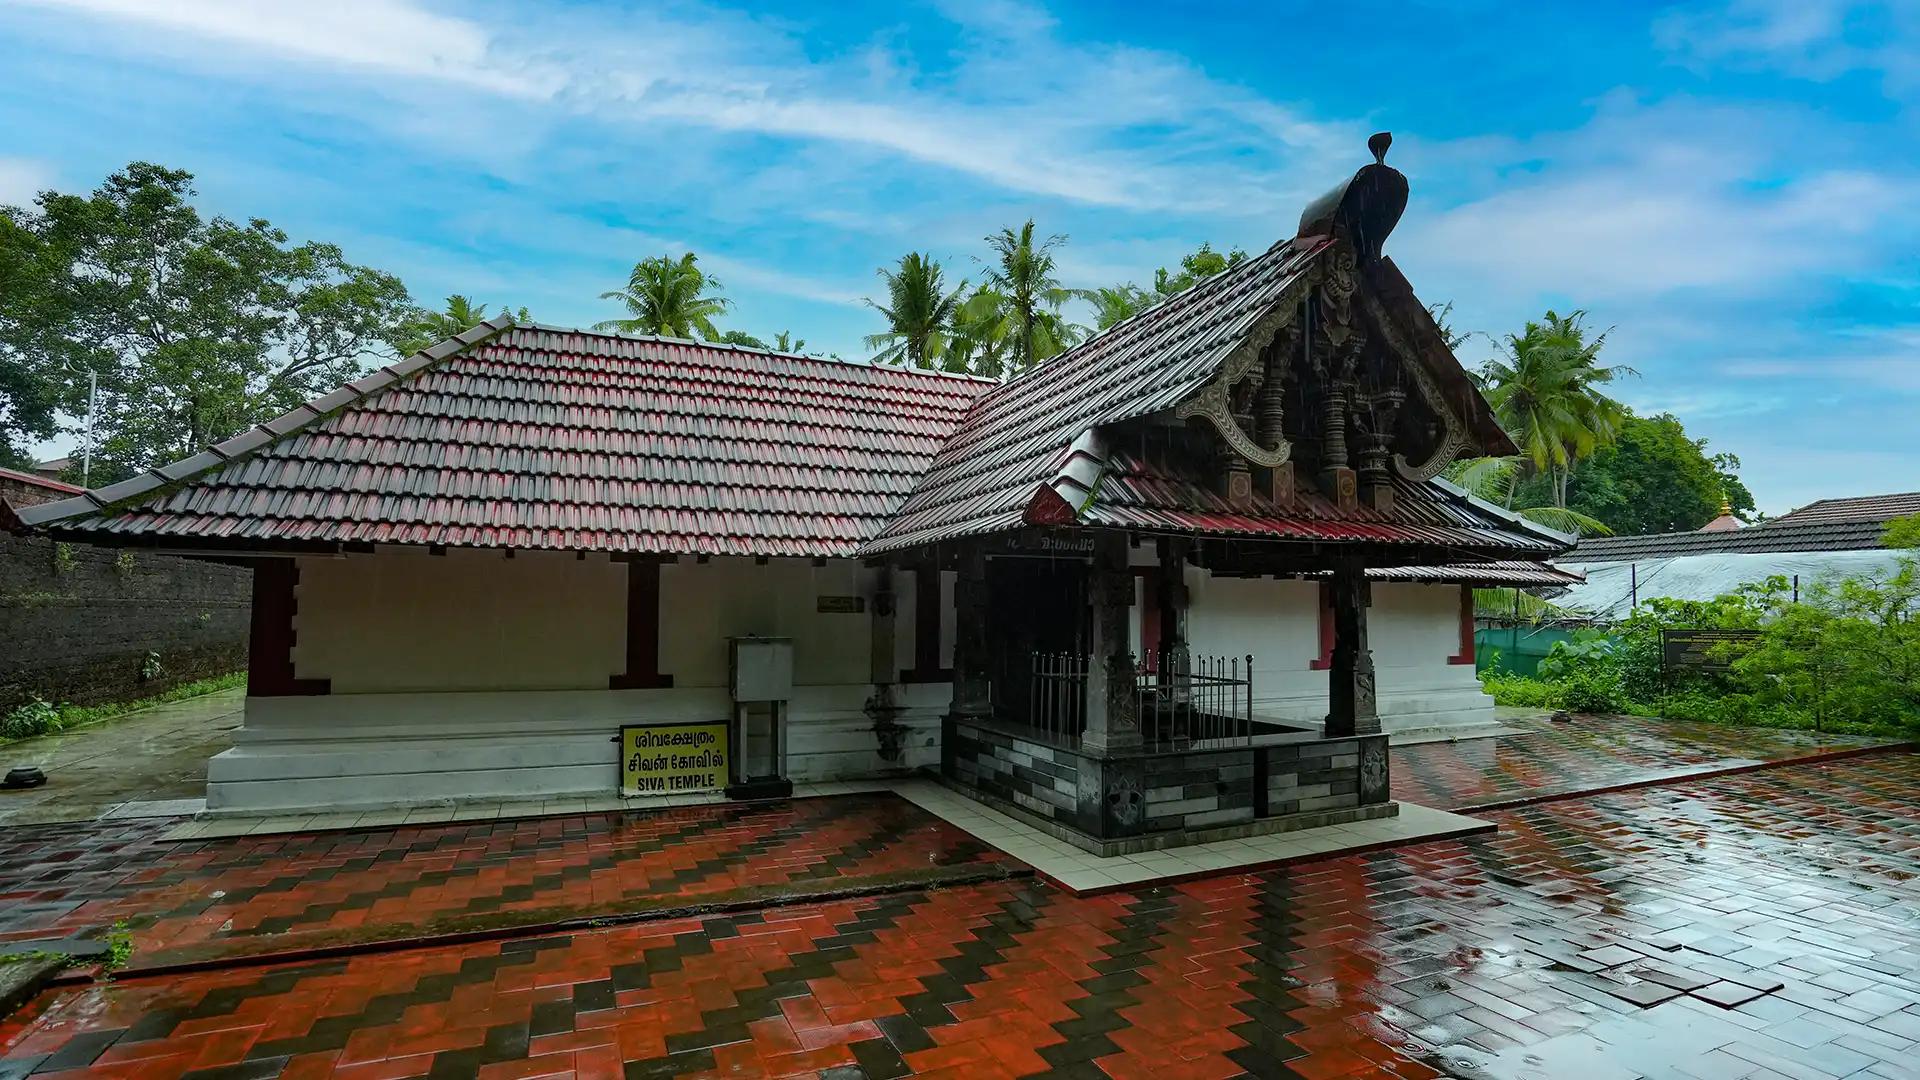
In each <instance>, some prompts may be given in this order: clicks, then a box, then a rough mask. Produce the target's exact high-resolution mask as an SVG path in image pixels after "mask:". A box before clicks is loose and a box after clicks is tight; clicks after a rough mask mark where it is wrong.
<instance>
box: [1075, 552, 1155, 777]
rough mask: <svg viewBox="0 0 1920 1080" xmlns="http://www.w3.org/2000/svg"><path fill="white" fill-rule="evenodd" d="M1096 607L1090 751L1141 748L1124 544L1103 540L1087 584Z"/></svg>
mask: <svg viewBox="0 0 1920 1080" xmlns="http://www.w3.org/2000/svg"><path fill="white" fill-rule="evenodd" d="M1087 591H1088V593H1089V594H1090V599H1091V600H1092V602H1093V633H1092V640H1091V641H1090V642H1089V647H1088V649H1087V729H1086V731H1085V733H1084V734H1082V736H1081V744H1082V745H1083V746H1085V747H1086V748H1087V749H1088V750H1092V751H1095V752H1096V753H1097V752H1104V751H1108V750H1126V749H1132V748H1134V747H1138V746H1139V745H1140V741H1141V740H1140V716H1139V712H1138V709H1137V707H1136V702H1135V700H1134V670H1133V668H1134V664H1133V651H1132V648H1131V642H1130V641H1129V640H1128V639H1129V637H1130V634H1129V631H1130V630H1131V628H1132V622H1131V619H1130V618H1129V612H1128V609H1129V608H1131V607H1132V606H1133V574H1132V573H1131V572H1130V571H1129V570H1128V569H1127V549H1126V542H1125V540H1124V539H1123V538H1121V537H1117V536H1116V537H1111V538H1108V537H1102V538H1101V542H1100V546H1099V548H1098V549H1097V550H1096V552H1095V554H1094V558H1093V575H1092V577H1091V578H1090V579H1089V581H1088V582H1087Z"/></svg>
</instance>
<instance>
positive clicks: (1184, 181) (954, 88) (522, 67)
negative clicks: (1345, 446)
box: [27, 0, 1365, 214]
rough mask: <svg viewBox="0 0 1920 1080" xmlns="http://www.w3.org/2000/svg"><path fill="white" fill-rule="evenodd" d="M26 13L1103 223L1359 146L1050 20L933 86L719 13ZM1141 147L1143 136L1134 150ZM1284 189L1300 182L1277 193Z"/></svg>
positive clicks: (1213, 195)
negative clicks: (996, 192)
mask: <svg viewBox="0 0 1920 1080" xmlns="http://www.w3.org/2000/svg"><path fill="white" fill-rule="evenodd" d="M27 2H29V3H32V4H36V5H39V6H43V7H48V8H54V9H58V10H63V11H66V12H70V13H74V14H78V15H81V16H85V17H89V18H90V19H92V20H95V21H105V22H107V23H108V24H109V25H112V26H115V27H119V28H122V29H123V30H125V29H133V28H137V32H128V33H123V34H121V35H120V38H119V45H120V46H121V47H123V48H133V49H152V50H160V49H162V48H170V47H174V46H175V45H176V44H177V42H167V43H163V42H161V41H158V40H155V36H156V32H157V33H158V35H159V36H160V37H165V36H166V35H173V36H174V37H175V38H186V39H188V40H195V41H203V42H217V43H220V44H222V45H239V46H242V47H243V52H242V53H241V54H240V56H239V58H237V59H236V58H235V57H234V56H233V55H231V54H227V55H223V56H222V63H223V64H226V65H234V64H244V63H245V62H246V60H247V58H249V57H252V58H257V62H256V63H255V64H254V71H253V74H255V75H257V76H259V75H264V76H267V77H272V76H273V75H274V74H276V73H277V68H276V66H275V63H274V61H275V60H277V59H283V58H292V59H295V60H298V61H301V62H302V63H304V64H306V65H308V66H312V67H317V68H319V69H321V70H324V71H327V72H329V73H338V74H344V75H355V74H358V75H364V76H368V77H372V78H377V79H379V80H383V81H386V82H402V83H404V82H408V81H426V82H436V83H442V84H450V85H454V86H459V87H463V88H467V89H470V90H477V91H481V92H484V93H488V94H492V95H497V96H501V97H505V98H511V99H516V100H522V101H527V102H532V103H537V104H544V105H547V106H550V107H552V108H555V109H557V110H562V111H565V112H574V113H591V114H595V115H600V116H603V117H606V118H608V119H612V120H616V121H622V120H623V121H637V122H643V123H645V122H651V123H655V124H658V123H669V124H685V125H691V126H695V127H701V128H706V129H711V130H716V131H722V132H735V133H753V134H760V135H770V136H775V137H780V138H790V139H794V140H802V141H805V140H825V141H829V142H834V143H840V144H843V145H850V146H857V147H871V148H876V149H879V150H882V151H885V152H887V153H891V154H896V155H900V156H903V157H906V158H909V159H912V160H914V161H917V162H921V163H925V164H928V165H932V166H936V167H938V168H941V169H945V170H951V171H952V172H954V173H958V174H963V175H967V176H971V177H975V178H978V179H980V180H983V181H986V182H988V183H990V184H993V185H997V186H1000V187H1003V188H1006V189H1009V190H1013V191H1018V192H1023V193H1027V194H1031V195H1039V196H1044V197H1048V198H1054V199H1059V200H1064V201H1067V202H1076V203H1084V204H1089V205H1097V206H1112V207H1123V208H1129V209H1141V210H1145V209H1165V208H1172V207H1180V208H1183V209H1186V210H1189V211H1192V210H1196V209H1197V210H1209V209H1211V210H1214V211H1221V212H1234V213H1240V214H1259V213H1264V212H1268V211H1269V210H1273V211H1277V210H1279V209H1282V208H1291V207H1293V206H1296V205H1297V204H1298V203H1299V202H1300V201H1302V200H1303V198H1305V197H1306V196H1307V195H1310V194H1311V193H1312V191H1311V189H1312V188H1314V187H1317V186H1318V185H1320V184H1322V183H1325V182H1326V180H1325V176H1326V175H1330V174H1329V173H1328V171H1327V169H1326V168H1325V167H1324V166H1325V164H1326V160H1327V159H1328V158H1329V157H1330V156H1337V157H1338V159H1339V160H1340V161H1341V162H1342V163H1343V166H1344V165H1345V164H1347V163H1350V162H1351V161H1352V160H1355V159H1357V158H1358V156H1359V151H1358V148H1359V146H1360V145H1361V142H1362V140H1363V139H1364V136H1365V132H1364V131H1363V130H1361V128H1360V127H1359V126H1357V125H1347V124H1326V123H1322V122H1320V121H1318V120H1316V119H1314V118H1311V117H1309V116H1307V115H1305V114H1303V113H1302V112H1300V111H1299V110H1297V109H1294V108H1292V107H1290V106H1287V105H1285V104H1282V103H1278V102H1274V101H1270V100H1267V99H1265V98H1263V97H1261V96H1260V95H1257V94H1255V93H1252V92H1250V91H1248V90H1246V89H1244V88H1240V87H1236V86H1233V85H1230V84H1225V83H1221V82H1218V81H1216V80H1213V79H1210V78H1209V77H1208V76H1207V75H1206V74H1205V73H1204V72H1202V71H1200V70H1199V69H1198V68H1196V67H1195V66H1193V65H1192V64H1191V63H1190V62H1188V61H1187V60H1185V59H1184V58H1182V57H1178V56H1175V55H1172V54H1169V53H1164V52H1159V51H1154V50H1148V49H1139V48H1131V47H1121V46H1100V45H1078V44H1071V45H1070V44H1067V43H1064V42H1062V41H1060V40H1058V39H1057V38H1056V37H1055V36H1054V34H1053V30H1054V23H1053V20H1052V18H1051V17H1050V16H1049V15H1048V14H1047V13H1046V12H1045V11H1044V10H1041V9H1039V8H1036V7H1032V6H1029V5H1023V4H1018V3H1013V2H1011V0H996V2H995V3H992V4H987V5H964V6H956V7H955V8H954V9H953V18H954V19H955V20H956V22H957V23H958V24H959V33H960V36H961V40H962V42H963V44H966V45H967V46H969V47H967V48H964V49H961V50H959V51H958V52H957V53H956V57H957V63H956V66H954V67H953V68H952V69H951V70H944V71H942V72H941V73H940V74H939V76H938V77H937V78H934V77H921V76H919V75H918V74H917V73H916V72H915V71H914V70H913V68H912V66H911V65H910V64H908V63H903V62H895V60H894V59H893V58H891V57H890V55H889V54H888V53H887V52H886V50H884V49H877V48H861V49H856V50H853V51H852V52H850V53H848V54H846V55H843V56H828V57H824V58H811V57H809V56H808V55H807V54H806V53H805V51H804V50H803V49H802V47H801V44H800V42H799V41H798V40H797V39H795V38H794V37H793V36H792V35H791V34H790V33H789V32H788V31H787V30H786V29H784V28H782V27H778V26H774V25H770V24H763V23H760V22H756V21H753V20H751V19H748V18H745V17H742V16H737V15H730V14H727V13H723V12H718V11H705V12H699V13H698V17H697V18H695V17H691V16H690V17H688V18H685V19H682V20H679V21H671V20H668V19H666V18H662V17H658V16H654V15H649V14H646V13H640V12H621V13H620V14H619V15H618V16H617V17H615V16H611V15H605V14H582V13H576V12H554V11H546V10H540V11H538V13H537V14H532V13H529V14H518V13H514V12H511V11H507V12H504V13H502V12H496V11H495V9H491V8H489V9H485V11H486V15H485V16H482V15H476V14H471V13H469V14H467V15H465V16H460V15H453V14H442V13H438V12H435V11H431V10H428V9H427V8H426V7H424V6H422V5H421V4H420V3H419V2H417V0H340V2H335V3H329V4H325V5H298V6H294V5H273V4H258V3H252V2H248V0H27ZM1147 130H1154V131H1157V132H1158V134H1156V135H1155V136H1153V138H1152V139H1151V140H1150V141H1149V142H1147V143H1146V144H1145V145H1140V144H1139V141H1140V140H1141V138H1142V135H1141V133H1142V132H1143V131H1147ZM1196 152H1199V153H1196ZM1196 156H1204V157H1205V158H1206V159H1207V163H1206V164H1204V165H1202V164H1199V163H1197V162H1196V161H1195V157H1196ZM1240 160H1244V164H1221V162H1223V161H1240ZM1335 171H1336V172H1337V170H1335ZM1281 173H1285V174H1288V175H1290V176H1294V177H1311V178H1312V179H1310V180H1306V181H1305V182H1304V186H1302V185H1301V184H1300V183H1299V182H1294V183H1288V182H1285V181H1282V182H1278V183H1277V182H1276V181H1275V180H1274V177H1275V175H1276V174H1281ZM1203 177H1204V178H1205V179H1204V183H1203V182H1201V181H1202V178H1203Z"/></svg>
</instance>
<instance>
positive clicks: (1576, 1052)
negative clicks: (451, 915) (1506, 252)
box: [0, 753, 1920, 1080]
mask: <svg viewBox="0 0 1920 1080" xmlns="http://www.w3.org/2000/svg"><path fill="white" fill-rule="evenodd" d="M1492 816H1493V817H1494V818H1495V819H1496V820H1498V821H1499V823H1500V826H1501V828H1500V831H1499V832H1498V833H1495V834H1492V835H1490V836H1487V837H1485V838H1476V839H1471V840H1465V841H1445V842H1438V843H1430V844H1422V845H1416V846H1412V847H1407V848H1401V849H1396V850H1393V851H1387V852H1376V853H1371V854H1367V855H1360V856H1350V857H1344V858H1335V859H1329V860H1325V861H1321V862H1314V863H1306V864H1302V865H1298V866H1293V867H1288V868H1283V869H1278V870H1272V871H1267V872H1262V873H1257V874H1228V875H1223V876H1219V877H1213V878H1208V879H1205V880H1201V881H1195V882H1189V883H1186V884H1182V885H1178V886H1168V887H1161V888H1154V889H1145V890H1137V891H1132V892H1120V893H1113V894H1108V895H1104V896H1097V897H1090V898H1078V897H1074V896H1072V895H1070V894H1067V893H1064V892H1062V891H1060V890H1057V889H1054V888H1051V887H1049V886H1047V885H1045V884H1042V883H1037V882H1031V881H1009V882H996V883H990V884H982V885H970V886H963V887H957V888H947V889H936V890H930V891H913V892H907V893H902V894H898V895H890V896H879V897H868V898H863V899H853V900H839V901H833V902H826V903H818V904H803V905H797V906H788V907H775V908H767V909H763V910H759V911H752V912H745V913H735V914H724V915H717V916H711V917H704V918H681V919H672V920H663V921H657V922H647V923H637V924H632V925H626V926H619V927H612V928H607V929H601V930H591V931H584V932H576V933H571V934H547V935H540V936H532V937H519V938H513V939H508V940H501V941H489V942H479V943H472V944H465V945H456V946H435V947H423V948H414V949H408V950H404V951H398V952H384V953H378V954H372V955H364V956H354V957H340V958H332V959H327V960H323V961H316V962H309V963H300V964H291V965H281V966H269V967H253V968H243V969H233V968H229V969H225V970H219V971H213V972H207V973H201V974H188V975H175V976H170V977H160V978H142V977H137V976H136V977H131V978H124V979H123V980H122V981H120V982H118V983H116V984H113V985H108V986H89V987H83V988H74V989H68V990H62V991H57V992H55V993H53V994H50V995H47V996H44V997H43V998H42V999H40V1001H39V1002H38V1003H36V1005H34V1006H33V1007H31V1008H30V1010H29V1011H28V1012H26V1013H25V1014H22V1015H18V1016H16V1017H15V1018H13V1019H12V1020H10V1021H6V1022H4V1023H0V1047H4V1048H5V1049H4V1051H0V1076H10V1075H23V1074H27V1073H30V1072H31V1073H34V1074H36V1075H55V1074H60V1073H62V1072H63V1071H65V1072H67V1073H68V1074H69V1075H81V1073H79V1072H74V1071H73V1070H92V1071H91V1072H88V1073H86V1074H87V1075H114V1074H118V1075H167V1076H172V1075H182V1074H185V1073H188V1072H191V1071H193V1070H198V1069H216V1068H226V1069H232V1070H233V1071H230V1072H226V1073H223V1074H222V1075H251V1076H270V1075H279V1076H305V1075H346V1076H413V1075H449V1076H469V1075H480V1076H533V1075H546V1074H555V1073H566V1072H576V1073H578V1074H581V1075H604V1076H614V1075H625V1076H652V1075H816V1074H818V1075H834V1076H839V1075H844V1076H860V1075H865V1076H874V1077H885V1076H899V1075H908V1074H909V1073H914V1074H925V1075H938V1074H941V1072H942V1070H946V1071H947V1072H948V1073H949V1074H951V1075H956V1076H974V1077H977V1076H1002V1075H1031V1074H1037V1073H1041V1072H1049V1071H1052V1072H1057V1073H1060V1074H1065V1075H1076V1074H1078V1075H1088V1076H1093V1075H1111V1076H1155V1077H1174V1076H1228V1075H1239V1074H1251V1075H1255V1076H1263V1077H1290V1076H1303V1077H1330V1076H1415V1077H1426V1076H1435V1075H1441V1074H1443V1073H1451V1074H1454V1075H1460V1076H1468V1077H1472V1076H1493V1077H1576V1076H1577V1077H1583V1078H1584V1077H1595V1078H1606V1077H1615V1076H1618V1077H1633V1076H1681V1077H1699V1078H1702V1080H1708V1078H1718V1077H1736V1076H1749V1075H1751V1076H1768V1075H1784V1076H1806V1077H1825V1076H1879V1077H1897V1076H1911V1075H1913V1064H1912V1063H1913V1061H1914V1060H1915V1057H1916V1054H1920V1046H1916V1040H1920V977H1916V974H1915V973H1916V971H1920V916H1916V914H1915V912H1916V909H1920V884H1917V883H1916V875H1920V758H1917V757H1916V756H1915V755H1912V754H1905V753H1900V754H1885V755H1879V756H1873V757H1863V758H1855V759H1849V760H1844V761H1839V762H1834V763H1830V764H1821V765H1792V766H1785V767H1781V768H1777V769H1771V770H1767V771H1763V772H1754V773H1749V774H1744V775H1738V776H1730V777H1724V778H1718V779H1710V780H1697V781H1691V782H1682V783H1679V784H1676V785H1671V786H1661V787H1652V788H1643V789H1639V790H1634V791H1627V792H1620V793H1616V794H1608V795H1600V796H1595V797H1590V798H1582V799H1574V800H1566V801H1559V802H1553V803H1548V804H1543V805H1537V806H1531V807H1526V808H1521V809H1515V810H1510V811H1504V812H1500V813H1497V814H1494V815H1492ZM500 824H505V823H500ZM420 831H422V832H424V831H426V830H420ZM308 839H309V840H310V839H311V838H308ZM147 872H148V871H140V872H138V873H136V874H135V875H134V876H136V877H138V876H142V875H144V874H146V873H147ZM1763 1069H1768V1070H1771V1072H1770V1073H1769V1072H1764V1071H1762V1070H1763ZM836 1070H837V1071H836Z"/></svg>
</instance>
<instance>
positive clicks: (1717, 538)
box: [1556, 518, 1886, 563]
mask: <svg viewBox="0 0 1920 1080" xmlns="http://www.w3.org/2000/svg"><path fill="white" fill-rule="evenodd" d="M1785 520H1786V519H1785V518H1782V519H1780V521H1782V522H1783V521H1785ZM1884 532H1886V523H1885V522H1883V521H1851V522H1828V523H1815V524H1811V525H1785V524H1780V523H1779V522H1773V521H1770V522H1768V523H1766V524H1765V525H1756V526H1753V527H1752V528H1747V529H1737V530H1735V531H1733V532H1682V533H1650V534H1647V535H1644V536H1595V537H1590V538H1588V539H1585V540H1582V541H1580V546H1579V547H1576V548H1574V549H1573V550H1572V551H1569V552H1567V553H1566V554H1565V555H1562V556H1559V557H1558V559H1557V560H1556V561H1558V562H1564V563H1590V562H1626V561H1629V560H1633V559H1666V558H1672V557H1674V556H1677V555H1713V554H1719V553H1721V552H1746V553H1752V552H1763V551H1858V550H1862V549H1865V548H1877V547H1879V546H1881V545H1880V536H1881V534H1882V533H1884Z"/></svg>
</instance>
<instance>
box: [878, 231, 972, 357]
mask: <svg viewBox="0 0 1920 1080" xmlns="http://www.w3.org/2000/svg"><path fill="white" fill-rule="evenodd" d="M877 272H878V273H879V275H880V276H881V277H882V278H884V279H886V282H887V302H886V303H885V304H882V303H880V302H879V301H877V300H868V301H867V306H868V307H871V308H873V309H874V310H875V311H878V312H879V313H880V314H882V315H884V316H886V318H887V329H886V331H885V332H883V333H879V334H869V335H867V337H866V339H865V343H866V346H867V348H869V349H873V350H876V351H875V352H874V356H873V361H874V363H876V364H905V365H907V366H908V367H916V368H934V367H937V366H939V365H940V364H941V362H942V361H943V360H944V359H945V358H946V355H947V349H948V346H949V345H951V344H952V341H953V336H954V328H953V324H954V318H955V316H956V315H957V314H958V313H959V310H960V296H961V294H962V293H963V292H965V291H966V288H967V283H966V282H964V281H963V282H961V283H960V284H959V285H956V286H954V287H953V288H952V289H948V288H947V286H946V281H945V273H944V271H943V270H942V269H941V267H940V264H939V263H938V262H936V261H935V260H934V259H932V258H931V257H929V256H926V255H922V254H920V253H919V252H917V251H913V252H908V253H907V254H905V255H902V256H901V257H900V268H899V269H898V270H888V269H887V268H885V267H881V268H880V270H879V271H877Z"/></svg>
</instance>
